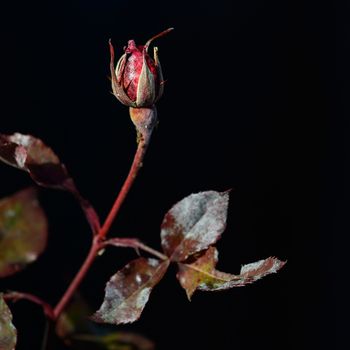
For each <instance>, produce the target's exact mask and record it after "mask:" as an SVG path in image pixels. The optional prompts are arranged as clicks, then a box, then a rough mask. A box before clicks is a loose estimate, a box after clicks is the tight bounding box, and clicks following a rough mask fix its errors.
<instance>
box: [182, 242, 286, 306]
mask: <svg viewBox="0 0 350 350" xmlns="http://www.w3.org/2000/svg"><path fill="white" fill-rule="evenodd" d="M217 262H218V251H217V250H216V248H214V247H210V248H209V249H208V250H207V251H205V252H204V253H203V254H201V255H200V256H199V257H195V258H194V261H193V262H191V263H186V264H185V263H179V272H178V274H177V278H178V280H179V282H180V284H181V286H182V287H183V288H184V289H185V290H186V293H187V297H188V299H191V297H192V295H193V293H194V292H195V291H196V290H197V289H198V290H203V291H216V290H225V289H230V288H233V287H242V286H245V285H246V284H249V283H253V282H255V281H257V280H258V279H260V278H262V277H264V276H266V275H268V274H271V273H275V272H277V271H278V270H279V269H280V268H281V267H282V266H283V265H284V264H285V262H283V261H280V260H278V259H276V258H272V257H270V258H267V259H265V260H260V261H258V262H255V263H251V264H248V265H243V266H242V268H241V272H240V274H239V275H232V274H228V273H224V272H220V271H217V270H215V266H216V264H217Z"/></svg>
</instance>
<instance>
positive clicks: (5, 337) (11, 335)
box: [0, 294, 17, 350]
mask: <svg viewBox="0 0 350 350" xmlns="http://www.w3.org/2000/svg"><path fill="white" fill-rule="evenodd" d="M16 342H17V331H16V328H15V327H14V325H13V324H12V314H11V311H10V309H9V308H8V306H7V305H6V303H5V300H4V298H3V296H2V294H0V350H14V349H15V346H16Z"/></svg>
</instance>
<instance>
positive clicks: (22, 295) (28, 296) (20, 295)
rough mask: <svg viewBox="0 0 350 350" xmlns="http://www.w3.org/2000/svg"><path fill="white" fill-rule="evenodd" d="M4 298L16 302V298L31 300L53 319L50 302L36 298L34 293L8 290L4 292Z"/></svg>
mask: <svg viewBox="0 0 350 350" xmlns="http://www.w3.org/2000/svg"><path fill="white" fill-rule="evenodd" d="M4 299H5V300H11V301H13V302H16V301H18V300H23V299H24V300H28V301H31V302H32V303H34V304H37V305H40V306H41V307H42V308H43V311H44V314H45V315H46V316H47V317H48V318H49V319H51V320H53V319H54V311H53V309H52V307H51V305H50V304H48V303H47V302H45V301H43V300H42V299H40V298H38V297H37V296H35V295H32V294H28V293H20V292H9V293H6V294H4Z"/></svg>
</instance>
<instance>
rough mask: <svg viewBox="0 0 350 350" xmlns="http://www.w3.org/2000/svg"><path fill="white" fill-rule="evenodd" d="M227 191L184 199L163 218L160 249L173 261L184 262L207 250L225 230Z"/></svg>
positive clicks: (202, 193)
mask: <svg viewBox="0 0 350 350" xmlns="http://www.w3.org/2000/svg"><path fill="white" fill-rule="evenodd" d="M228 200H229V194H228V192H221V193H220V192H215V191H206V192H200V193H196V194H191V195H190V196H188V197H186V198H184V199H183V200H181V201H180V202H178V203H177V204H175V205H174V206H173V207H172V208H171V209H170V210H169V211H168V212H167V214H166V215H165V217H164V220H163V223H162V225H161V239H162V247H163V250H164V252H165V253H166V254H167V256H169V257H170V259H171V260H172V261H184V260H186V259H187V258H188V257H189V256H190V255H192V254H194V253H197V252H199V251H201V250H204V249H207V248H208V247H209V246H210V245H212V244H214V243H215V242H216V241H217V240H218V239H219V238H220V236H221V233H222V232H223V231H224V229H225V227H226V218H227V208H228Z"/></svg>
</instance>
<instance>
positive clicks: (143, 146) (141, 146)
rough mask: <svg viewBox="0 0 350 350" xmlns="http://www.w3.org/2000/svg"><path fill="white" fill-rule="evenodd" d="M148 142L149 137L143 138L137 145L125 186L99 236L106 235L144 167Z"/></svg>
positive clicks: (103, 236) (101, 237)
mask: <svg viewBox="0 0 350 350" xmlns="http://www.w3.org/2000/svg"><path fill="white" fill-rule="evenodd" d="M148 144H149V138H147V139H146V138H141V139H140V140H139V143H138V147H137V151H136V154H135V157H134V161H133V163H132V165H131V168H130V171H129V174H128V176H127V178H126V180H125V182H124V184H123V187H122V188H121V190H120V192H119V194H118V196H117V198H116V200H115V202H114V204H113V207H112V209H111V210H110V212H109V214H108V216H107V218H106V220H105V222H104V224H103V225H102V228H101V230H100V231H99V233H98V237H99V238H100V239H103V238H105V237H106V235H107V233H108V231H109V229H110V227H111V225H112V223H113V221H114V219H115V217H116V216H117V214H118V212H119V209H120V207H121V205H122V204H123V202H124V200H125V198H126V196H127V194H128V193H129V190H130V188H131V186H132V184H133V183H134V181H135V178H136V176H137V174H138V172H139V170H140V168H141V167H142V162H143V158H144V156H145V153H146V151H147V148H148Z"/></svg>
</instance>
